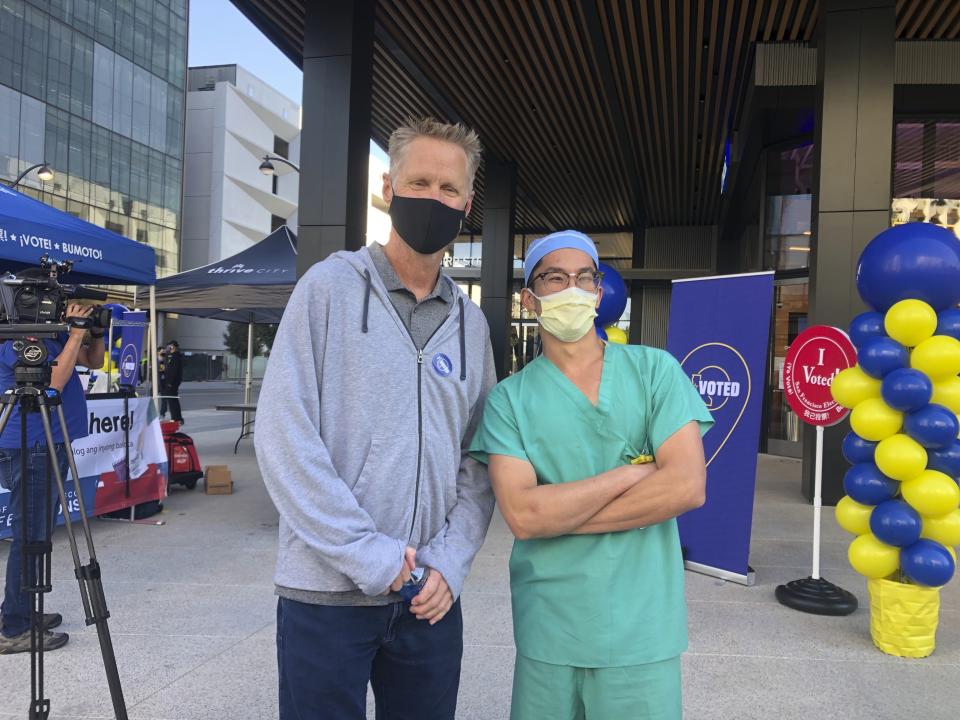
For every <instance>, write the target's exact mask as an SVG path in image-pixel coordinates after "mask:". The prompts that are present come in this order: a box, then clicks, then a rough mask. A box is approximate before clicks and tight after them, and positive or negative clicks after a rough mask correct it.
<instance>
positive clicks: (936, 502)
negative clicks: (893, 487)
mask: <svg viewBox="0 0 960 720" xmlns="http://www.w3.org/2000/svg"><path fill="white" fill-rule="evenodd" d="M900 494H901V495H903V499H904V500H906V501H907V502H908V503H909V504H910V507H912V508H913V509H914V510H916V511H917V512H918V513H920V514H921V515H923V516H924V517H927V516H928V515H929V516H931V517H940V516H941V515H946V514H947V513H952V512H953V511H954V510H956V509H957V506H958V505H960V487H957V484H956V483H955V482H954V481H953V478H952V477H950V476H949V475H944V474H943V473H942V472H938V471H936V470H924V471H923V472H922V473H920V474H919V475H918V476H917V477H915V478H913V479H912V480H907V481H906V482H905V483H903V484H902V485H901V486H900Z"/></svg>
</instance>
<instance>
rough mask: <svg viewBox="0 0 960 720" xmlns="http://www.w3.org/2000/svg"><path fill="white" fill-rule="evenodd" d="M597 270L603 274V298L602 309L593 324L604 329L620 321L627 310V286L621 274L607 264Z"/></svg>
mask: <svg viewBox="0 0 960 720" xmlns="http://www.w3.org/2000/svg"><path fill="white" fill-rule="evenodd" d="M597 269H598V270H599V271H600V272H602V273H603V280H601V281H600V287H601V288H603V297H602V298H600V307H599V308H597V317H596V318H594V321H593V322H594V324H595V325H596V326H597V327H601V328H604V327H606V326H607V325H612V324H613V323H615V322H616V321H617V320H619V319H620V316H621V315H623V311H624V310H626V309H627V296H628V293H627V284H626V283H625V282H624V281H623V277H622V276H621V275H620V273H618V272H617V271H616V269H615V268H612V267H610V266H609V265H607V264H606V263H600V264H599V265H598V266H597Z"/></svg>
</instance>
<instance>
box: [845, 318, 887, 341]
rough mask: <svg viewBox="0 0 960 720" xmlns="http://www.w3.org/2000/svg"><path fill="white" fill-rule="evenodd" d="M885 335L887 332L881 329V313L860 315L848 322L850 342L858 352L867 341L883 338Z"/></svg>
mask: <svg viewBox="0 0 960 720" xmlns="http://www.w3.org/2000/svg"><path fill="white" fill-rule="evenodd" d="M886 334H887V331H886V330H885V329H884V327H883V313H878V312H872V311H871V312H865V313H860V314H859V315H857V316H856V317H855V318H854V319H853V320H852V321H851V322H850V342H852V343H853V346H854V347H855V348H857V349H858V350H859V349H860V347H861V346H862V345H863V344H864V343H865V342H866V341H867V340H872V339H873V338H878V337H884V336H885V335H886Z"/></svg>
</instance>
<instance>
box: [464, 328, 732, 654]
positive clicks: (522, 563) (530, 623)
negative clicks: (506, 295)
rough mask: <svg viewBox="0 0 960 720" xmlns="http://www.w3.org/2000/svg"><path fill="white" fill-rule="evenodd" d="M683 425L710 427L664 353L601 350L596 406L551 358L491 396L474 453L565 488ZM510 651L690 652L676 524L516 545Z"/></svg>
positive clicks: (636, 348)
mask: <svg viewBox="0 0 960 720" xmlns="http://www.w3.org/2000/svg"><path fill="white" fill-rule="evenodd" d="M690 421H696V422H698V423H699V424H700V431H701V433H704V432H706V431H707V430H708V429H709V428H710V426H711V425H712V424H713V420H712V419H711V417H710V413H709V411H708V410H707V408H706V406H705V405H704V404H703V401H702V400H701V399H700V395H699V394H698V393H697V391H696V389H695V388H694V387H693V383H692V382H691V381H690V378H689V377H687V376H686V375H685V374H684V372H683V370H682V369H681V367H680V365H679V363H677V361H676V360H675V359H674V358H673V357H672V356H671V355H669V354H668V353H666V352H664V351H662V350H657V349H655V348H649V347H644V346H640V345H615V344H612V343H611V344H608V345H607V346H606V349H605V352H604V358H603V372H602V375H601V378H600V392H599V399H598V401H597V404H596V406H594V405H592V404H591V403H590V401H589V400H588V399H587V397H586V396H585V395H583V393H581V392H580V390H579V389H577V387H576V386H575V385H574V384H573V383H572V382H571V381H570V380H568V379H567V377H566V376H565V375H564V374H563V373H562V372H561V371H560V370H559V369H558V368H557V366H556V365H554V364H553V363H552V362H550V360H548V359H547V358H546V356H540V357H538V358H537V359H536V360H534V361H533V362H531V363H530V364H528V365H527V366H526V367H525V368H524V369H523V370H522V371H520V372H519V373H517V374H515V375H512V376H511V377H509V378H507V379H505V380H504V381H503V382H501V383H500V384H498V385H497V386H496V387H495V388H494V389H493V390H492V391H491V393H490V395H489V396H488V397H487V401H486V406H485V408H484V413H483V419H482V421H481V423H480V427H479V428H478V429H477V432H476V434H475V435H474V437H473V441H472V443H471V447H470V454H471V455H472V456H473V457H475V458H476V459H477V460H479V461H480V462H484V463H486V462H488V457H489V455H509V456H511V457H517V458H521V459H523V460H527V461H529V462H530V463H531V464H532V465H533V467H534V469H535V470H536V473H537V482H538V483H539V484H546V483H561V482H572V481H574V480H582V479H584V478H587V477H590V476H593V475H598V474H600V473H603V472H606V471H608V470H612V469H613V468H615V467H618V466H620V465H623V464H625V463H629V462H630V460H631V459H633V458H635V457H637V456H638V455H640V454H651V453H652V454H654V455H655V454H656V451H657V449H658V448H659V447H660V445H661V444H662V443H663V442H664V441H665V440H666V439H667V438H669V437H670V436H671V435H673V433H675V432H676V431H677V430H679V429H680V428H681V427H683V426H684V425H686V424H687V423H688V422H690ZM510 588H511V595H512V603H513V628H514V638H515V640H516V644H517V652H518V653H520V654H521V655H523V656H525V657H528V658H530V659H532V660H539V661H540V662H546V663H553V664H557V665H572V666H575V667H586V668H600V667H619V666H626V665H641V664H644V663H652V662H659V661H661V660H665V659H668V658H672V657H676V656H677V655H679V654H680V653H682V652H683V651H684V650H686V647H687V618H686V603H685V599H684V590H683V559H682V557H681V555H680V538H679V535H678V533H677V523H676V520H673V519H671V520H667V521H666V522H662V523H659V524H657V525H653V526H650V527H646V528H638V529H634V530H627V531H624V532H616V533H604V534H595V535H563V536H560V537H554V538H545V539H534V540H517V541H515V542H514V544H513V553H512V554H511V556H510Z"/></svg>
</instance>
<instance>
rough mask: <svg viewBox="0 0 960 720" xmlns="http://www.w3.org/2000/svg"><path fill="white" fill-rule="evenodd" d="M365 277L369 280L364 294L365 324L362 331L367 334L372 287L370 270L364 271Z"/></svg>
mask: <svg viewBox="0 0 960 720" xmlns="http://www.w3.org/2000/svg"><path fill="white" fill-rule="evenodd" d="M363 276H364V277H365V278H366V279H367V287H366V289H365V290H364V292H363V323H362V325H361V328H360V329H361V330H362V331H363V332H367V316H368V315H369V314H370V286H371V285H372V281H371V280H370V270H364V271H363Z"/></svg>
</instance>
